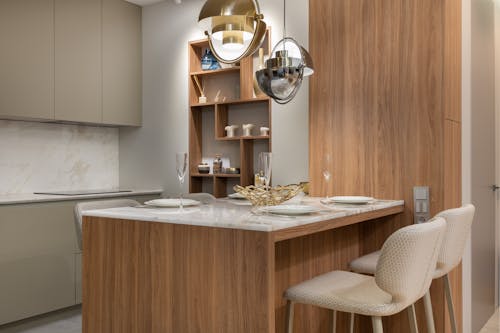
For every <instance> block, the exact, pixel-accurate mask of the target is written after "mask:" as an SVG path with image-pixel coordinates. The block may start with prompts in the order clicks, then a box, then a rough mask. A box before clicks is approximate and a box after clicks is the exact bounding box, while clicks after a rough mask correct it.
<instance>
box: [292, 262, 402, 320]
mask: <svg viewBox="0 0 500 333" xmlns="http://www.w3.org/2000/svg"><path fill="white" fill-rule="evenodd" d="M285 297H286V298H287V299H289V300H291V301H294V302H297V303H304V304H311V305H316V306H320V307H323V308H328V309H332V310H336V311H342V312H353V313H358V314H361V315H366V316H390V315H392V314H394V313H397V312H399V311H401V310H403V309H404V308H405V307H406V306H407V305H406V304H399V303H393V302H392V301H393V300H392V296H391V295H390V294H388V293H386V292H385V291H383V290H382V289H380V288H379V287H378V286H377V284H376V283H375V279H374V278H373V277H372V276H367V275H362V274H357V273H351V272H345V271H333V272H329V273H326V274H323V275H320V276H317V277H315V278H313V279H311V280H308V281H305V282H303V283H300V284H298V285H295V286H293V287H291V288H289V289H288V290H287V291H286V292H285Z"/></svg>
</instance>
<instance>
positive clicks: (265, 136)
mask: <svg viewBox="0 0 500 333" xmlns="http://www.w3.org/2000/svg"><path fill="white" fill-rule="evenodd" d="M215 140H217V141H239V140H269V135H252V136H233V137H227V136H226V137H222V138H215Z"/></svg>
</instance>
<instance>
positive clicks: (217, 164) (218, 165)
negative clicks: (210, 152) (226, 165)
mask: <svg viewBox="0 0 500 333" xmlns="http://www.w3.org/2000/svg"><path fill="white" fill-rule="evenodd" d="M221 157H222V155H220V154H217V155H215V159H214V163H213V167H212V170H213V173H214V174H216V173H222V158H221Z"/></svg>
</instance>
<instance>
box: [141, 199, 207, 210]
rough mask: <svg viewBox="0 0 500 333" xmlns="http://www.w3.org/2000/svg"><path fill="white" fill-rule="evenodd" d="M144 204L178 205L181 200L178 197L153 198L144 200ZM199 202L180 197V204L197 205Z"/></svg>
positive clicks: (153, 205)
mask: <svg viewBox="0 0 500 333" xmlns="http://www.w3.org/2000/svg"><path fill="white" fill-rule="evenodd" d="M144 204H145V205H148V206H152V207H168V208H172V207H180V205H181V200H180V199H155V200H150V201H146V202H145V203H144ZM199 204H200V202H199V201H196V200H191V199H182V205H183V206H185V207H187V206H196V205H199Z"/></svg>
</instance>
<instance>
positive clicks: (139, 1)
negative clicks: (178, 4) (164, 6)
mask: <svg viewBox="0 0 500 333" xmlns="http://www.w3.org/2000/svg"><path fill="white" fill-rule="evenodd" d="M125 1H128V2H132V3H135V4H136V5H139V6H147V5H152V4H154V3H158V2H163V1H164V0H125Z"/></svg>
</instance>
